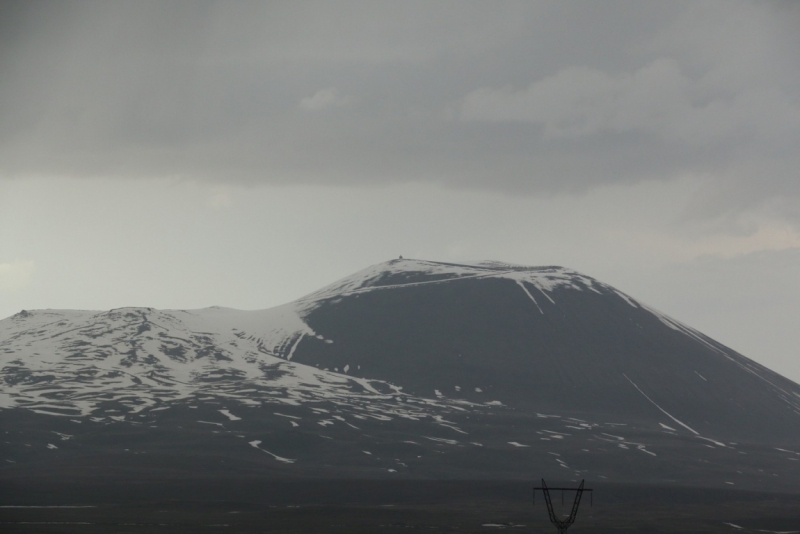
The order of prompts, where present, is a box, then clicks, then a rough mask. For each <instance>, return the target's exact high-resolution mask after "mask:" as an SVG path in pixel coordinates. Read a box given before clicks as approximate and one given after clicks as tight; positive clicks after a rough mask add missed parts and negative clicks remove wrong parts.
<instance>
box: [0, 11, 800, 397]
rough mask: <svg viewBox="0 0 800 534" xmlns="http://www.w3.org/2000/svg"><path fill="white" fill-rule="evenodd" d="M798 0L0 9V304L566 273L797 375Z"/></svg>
mask: <svg viewBox="0 0 800 534" xmlns="http://www.w3.org/2000/svg"><path fill="white" fill-rule="evenodd" d="M797 28H800V2H793V1H786V2H759V1H752V2H736V1H732V0H724V1H720V2H714V1H703V2H699V1H692V2H679V1H674V2H655V1H653V2H648V1H644V0H632V1H608V2H595V1H586V2H579V1H573V2H562V1H552V2H527V1H526V2H473V3H470V2H465V1H459V2H431V1H423V2H413V1H408V0H404V1H402V2H397V1H395V2H386V3H383V2H377V1H374V0H370V1H363V2H302V1H297V0H292V1H289V2H235V1H224V2H200V1H190V2H181V1H177V0H172V1H170V2H146V1H136V2H112V1H109V0H103V1H100V2H36V1H30V0H26V1H20V2H11V1H4V2H2V3H0V316H2V317H5V316H8V315H11V314H13V313H16V312H18V311H19V310H21V309H35V308H80V309H109V308H113V307H121V306H152V307H157V308H198V307H205V306H210V305H222V306H230V307H236V308H245V309H257V308H266V307H270V306H274V305H278V304H281V303H284V302H287V301H290V300H293V299H295V298H297V297H300V296H302V295H304V294H305V293H308V292H311V291H313V290H315V289H317V288H319V287H320V286H322V285H324V284H327V283H329V282H332V281H333V280H335V279H337V278H341V277H343V276H346V275H348V274H350V273H352V272H354V271H357V270H359V269H361V268H364V267H366V266H368V265H370V264H374V263H378V262H381V261H385V260H387V259H390V258H393V257H396V256H398V255H400V254H402V255H404V256H406V257H415V258H423V259H431V260H444V261H459V260H477V259H495V260H501V261H509V262H515V263H522V264H529V265H564V266H568V267H571V268H574V269H577V270H579V271H582V272H584V273H586V274H588V275H590V276H594V277H595V278H598V279H600V280H602V281H605V282H607V283H611V284H613V285H615V286H616V287H618V288H619V289H621V290H623V291H625V292H627V293H629V294H631V295H633V296H634V297H636V298H638V299H640V300H642V301H644V302H646V303H648V304H650V305H652V306H654V307H656V308H658V309H661V310H662V311H664V312H666V313H668V314H670V315H672V316H673V317H675V318H677V319H679V320H681V321H683V322H686V323H688V324H689V325H691V326H694V327H696V328H698V329H700V330H701V331H703V332H705V333H707V334H709V335H711V336H712V337H714V338H716V339H718V340H719V341H721V342H722V343H725V344H727V345H729V346H730V347H732V348H734V349H736V350H738V351H740V352H742V353H743V354H745V355H747V356H749V357H751V358H753V359H755V360H757V361H759V362H761V363H763V364H765V365H767V366H769V367H771V368H773V369H774V370H776V371H778V372H780V373H782V374H784V375H786V376H788V377H789V378H792V379H794V380H795V381H800V326H799V325H798V323H800V313H799V312H800V307H799V305H798V303H800V32H798V31H797Z"/></svg>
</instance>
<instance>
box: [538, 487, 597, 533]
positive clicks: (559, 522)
mask: <svg viewBox="0 0 800 534" xmlns="http://www.w3.org/2000/svg"><path fill="white" fill-rule="evenodd" d="M584 482H586V481H585V480H581V485H580V486H578V487H577V488H548V487H547V484H546V483H545V481H544V479H542V485H541V487H539V488H533V505H534V506H536V491H537V490H542V493H543V494H544V500H545V503H546V504H547V513H548V514H550V522H551V523H553V526H555V527H556V528H557V529H558V534H565V533H566V532H567V529H568V528H569V527H570V526H571V525H572V524H573V523H574V522H575V518H576V517H578V507H579V506H580V505H581V497H583V492H584V491H588V492H589V495H590V496H591V495H592V490H591V489H588V488H584V487H583V485H584ZM551 490H553V491H559V490H560V491H561V504H564V492H565V491H574V492H575V500H574V501H573V503H572V512H570V514H569V517H567V519H559V518H558V517H557V516H556V513H555V511H554V510H553V500H552V499H551V498H550V491H551ZM592 500H594V499H593V498H592ZM590 504H593V502H592V503H590Z"/></svg>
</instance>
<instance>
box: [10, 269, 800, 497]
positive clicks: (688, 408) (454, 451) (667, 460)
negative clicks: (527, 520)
mask: <svg viewBox="0 0 800 534" xmlns="http://www.w3.org/2000/svg"><path fill="white" fill-rule="evenodd" d="M0 364H1V366H0V379H2V384H3V386H2V389H0V408H2V409H1V410H0V417H1V418H2V421H3V428H4V429H7V430H8V435H9V436H10V439H9V441H7V442H6V443H5V444H3V445H1V446H0V448H1V450H0V452H1V453H2V455H3V456H4V458H6V459H7V460H8V461H7V462H6V465H5V466H4V467H3V468H2V470H0V473H1V472H5V473H6V474H7V475H9V474H13V473H17V474H24V473H27V472H34V471H36V469H38V467H37V466H40V465H48V466H50V467H51V468H52V466H59V469H75V470H80V469H83V470H88V471H91V470H95V471H97V472H100V473H105V472H112V471H114V472H116V471H115V470H119V469H122V468H123V467H124V468H126V469H130V468H132V467H136V466H140V467H141V466H147V467H148V469H150V470H151V471H153V472H159V470H163V469H170V470H172V471H174V470H178V471H180V470H181V469H185V470H196V469H203V470H207V471H208V472H209V473H210V474H213V473H218V472H220V469H223V468H222V467H221V462H222V463H224V464H225V467H224V470H223V471H224V472H226V473H228V474H231V473H240V474H241V473H247V474H248V475H254V476H281V477H287V476H288V477H292V476H323V477H368V478H374V477H406V478H498V479H499V478H512V479H513V478H538V477H540V476H545V477H555V478H562V479H564V478H566V479H570V478H574V479H578V478H601V479H606V480H610V481H618V482H631V481H635V482H645V483H675V484H688V485H703V486H719V487H725V485H738V486H740V487H747V488H758V487H762V486H766V485H769V486H770V487H774V485H775V484H778V485H780V484H791V478H786V476H785V475H786V474H787V473H789V474H792V473H793V474H794V475H796V474H798V467H797V464H798V460H800V453H798V452H793V451H798V450H800V386H798V385H797V384H795V383H794V382H792V381H790V380H788V379H786V378H784V377H782V376H780V375H778V374H776V373H774V372H772V371H770V370H769V369H766V368H765V367H763V366H761V365H759V364H757V363H755V362H753V361H752V360H749V359H748V358H746V357H744V356H742V355H740V354H738V353H736V352H735V351H732V350H730V349H728V348H727V347H724V346H723V345H721V344H719V343H717V342H715V341H714V340H712V339H710V338H708V337H707V336H705V335H703V334H701V333H700V332H698V331H696V330H694V329H692V328H690V327H688V326H686V325H684V324H682V323H680V322H678V321H676V320H674V319H672V318H670V317H667V316H666V315H664V314H662V313H659V312H658V311H656V310H653V309H652V308H649V307H648V306H646V305H644V304H642V303H641V302H639V301H637V300H636V299H634V298H632V297H630V296H628V295H626V294H625V293H623V292H621V291H619V290H617V289H615V288H613V287H611V286H609V285H607V284H604V283H602V282H599V281H597V280H595V279H593V278H591V277H589V276H586V275H583V274H580V273H578V272H575V271H573V270H570V269H565V268H562V267H554V266H550V267H525V266H520V265H512V264H507V263H501V262H477V263H469V264H456V263H442V262H431V261H421V260H403V259H400V260H392V261H389V262H385V263H382V264H378V265H375V266H372V267H370V268H367V269H365V270H363V271H360V272H358V273H355V274H354V275H352V276H349V277H347V278H344V279H342V280H340V281H338V282H335V283H333V284H331V285H329V286H327V287H325V288H322V289H320V290H319V291H316V292H314V293H312V294H310V295H307V296H305V297H302V298H300V299H298V300H297V301H295V302H292V303H289V304H286V305H283V306H279V307H277V308H272V309H269V310H262V311H240V310H232V309H225V308H206V309H202V310H189V311H186V310H154V309H151V308H122V309H116V310H111V311H105V312H95V311H56V310H38V311H23V312H20V313H18V314H16V315H14V316H12V317H10V318H7V319H4V320H3V321H0ZM210 459H212V460H213V461H209V460H210ZM43 462H44V463H43ZM167 466H168V467H167ZM172 471H170V472H172ZM9 476H10V475H9Z"/></svg>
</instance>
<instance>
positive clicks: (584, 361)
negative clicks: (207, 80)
mask: <svg viewBox="0 0 800 534" xmlns="http://www.w3.org/2000/svg"><path fill="white" fill-rule="evenodd" d="M485 269H486V270H487V271H488V272H495V273H500V275H499V276H497V277H482V278H471V277H470V278H464V279H452V280H450V281H448V282H441V283H432V284H431V283H424V282H426V281H428V280H429V277H428V276H426V274H425V273H424V272H422V273H408V274H406V275H405V276H402V278H400V279H399V280H393V279H392V278H391V277H385V278H384V279H383V280H382V281H381V282H382V285H377V284H376V285H374V286H367V287H376V288H380V287H387V286H388V288H387V289H383V290H380V289H376V290H367V291H360V292H356V293H352V294H346V295H344V296H342V295H337V294H334V295H333V296H331V297H329V298H327V299H324V300H322V301H319V302H318V303H317V304H316V306H315V307H314V308H313V309H312V310H311V311H310V312H309V313H308V314H307V315H306V316H305V320H306V322H307V323H308V324H309V326H311V328H313V329H314V330H315V331H316V332H319V333H321V334H322V335H323V336H325V337H326V338H330V339H334V340H336V343H335V344H325V343H323V342H320V341H319V340H317V339H315V338H308V337H306V338H304V339H303V341H302V342H301V343H300V344H299V345H298V346H297V349H296V350H295V354H294V361H298V362H302V363H307V364H311V365H317V364H324V365H325V366H328V367H339V368H341V367H344V366H345V365H348V364H349V365H350V366H351V367H354V366H361V369H362V370H363V371H364V372H365V373H366V374H368V376H370V377H372V378H380V379H382V380H390V381H392V382H394V383H397V384H402V385H403V387H404V391H407V392H409V393H413V394H416V395H423V396H434V395H435V391H436V390H438V391H439V392H440V393H441V394H442V395H445V396H447V397H456V398H464V399H468V400H473V401H477V402H480V401H484V400H486V399H487V398H488V397H491V398H492V399H497V400H499V401H501V402H503V403H504V404H506V405H509V406H514V407H515V408H518V409H524V410H538V411H543V412H550V411H556V412H558V413H571V414H573V415H574V416H576V417H580V414H584V415H590V414H591V415H593V416H603V417H607V418H608V417H611V418H614V417H616V418H624V419H625V420H631V421H648V420H649V421H652V420H653V419H654V418H659V419H662V420H663V421H664V422H665V423H668V424H669V425H670V426H675V425H676V424H677V425H679V428H684V429H688V428H691V429H693V430H695V431H697V432H698V433H700V434H703V433H710V434H713V435H715V436H718V437H719V438H724V439H729V440H744V439H748V438H753V437H755V436H759V437H760V438H763V439H766V440H777V441H783V440H787V439H788V440H791V439H797V437H798V433H799V428H800V395H798V387H797V384H795V383H794V382H792V381H790V380H787V379H786V378H783V377H781V376H780V375H778V374H776V373H774V372H772V371H770V370H768V369H766V368H764V367H763V366H761V365H759V364H757V363H755V362H753V361H752V360H749V359H747V358H745V357H743V356H741V355H739V354H737V353H736V352H734V351H732V350H730V349H728V348H726V347H724V346H722V345H720V344H718V343H716V342H715V341H713V340H711V339H709V338H707V337H706V336H704V335H702V334H700V333H699V332H696V331H694V330H692V329H690V328H687V327H685V326H683V325H681V324H680V323H677V322H676V321H674V320H671V319H669V318H668V317H665V316H664V315H662V314H659V313H658V312H654V311H652V310H651V309H649V308H647V307H645V306H643V305H641V304H639V303H638V302H636V301H635V300H633V299H632V298H630V297H628V296H626V295H624V294H622V293H620V292H618V291H617V290H615V289H613V288H611V287H610V286H606V285H604V284H600V283H598V282H597V281H595V280H592V279H589V278H588V277H584V276H580V275H578V274H577V273H570V272H569V271H565V270H564V269H560V268H538V269H526V270H517V271H513V272H512V274H513V276H515V277H517V279H516V280H514V279H513V278H506V277H504V276H503V274H504V273H505V272H506V271H507V270H508V267H507V266H502V265H501V266H494V265H493V266H489V267H486V268H485ZM565 273H566V274H565ZM520 275H521V276H520ZM525 275H529V276H530V277H531V279H532V281H527V280H526V277H525ZM565 275H566V276H568V277H570V278H571V281H570V283H569V284H566V283H565V284H553V286H554V287H552V288H550V289H549V290H545V291H542V290H540V288H539V287H538V285H539V284H537V282H538V280H539V279H542V278H543V279H545V281H546V280H547V279H548V277H549V276H553V277H554V278H560V277H561V276H565ZM395 278H399V277H395ZM420 282H423V283H421V284H420ZM393 283H397V284H399V285H389V284H393ZM415 283H416V284H417V285H415ZM456 387H458V388H459V389H458V390H457V389H456ZM476 388H479V389H480V390H482V392H481V393H477V392H476ZM487 396H488V397H487ZM678 421H680V422H678ZM681 423H683V425H681ZM684 425H685V426H684ZM687 427H688V428H687Z"/></svg>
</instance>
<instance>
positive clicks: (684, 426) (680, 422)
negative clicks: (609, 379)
mask: <svg viewBox="0 0 800 534" xmlns="http://www.w3.org/2000/svg"><path fill="white" fill-rule="evenodd" d="M622 376H624V377H625V380H627V381H628V382H630V383H631V384H632V385H633V387H635V388H636V390H637V391H638V392H639V393H641V394H642V395H644V398H645V399H647V400H649V401H650V402H651V403H652V404H653V406H655V407H656V408H658V409H659V410H661V411H662V412H663V413H664V415H666V416H667V417H669V418H670V419H672V420H673V421H675V422H676V423H678V424H679V425H681V426H682V427H683V428H685V429H686V430H688V431H689V432H691V433H692V434H694V435H695V436H699V435H700V433H699V432H697V431H695V430H694V429H693V428H692V427H690V426H689V425H687V424H685V423H683V422H682V421H680V420H678V419H677V418H675V417H673V416H672V415H671V414H670V413H669V412H667V411H666V410H665V409H664V408H662V407H661V406H659V405H658V404H656V402H655V401H654V400H653V399H651V398H650V397H648V396H647V393H645V392H644V391H642V390H641V389H639V386H637V385H636V384H634V383H633V380H631V379H630V378H628V375H626V374H625V373H622Z"/></svg>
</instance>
